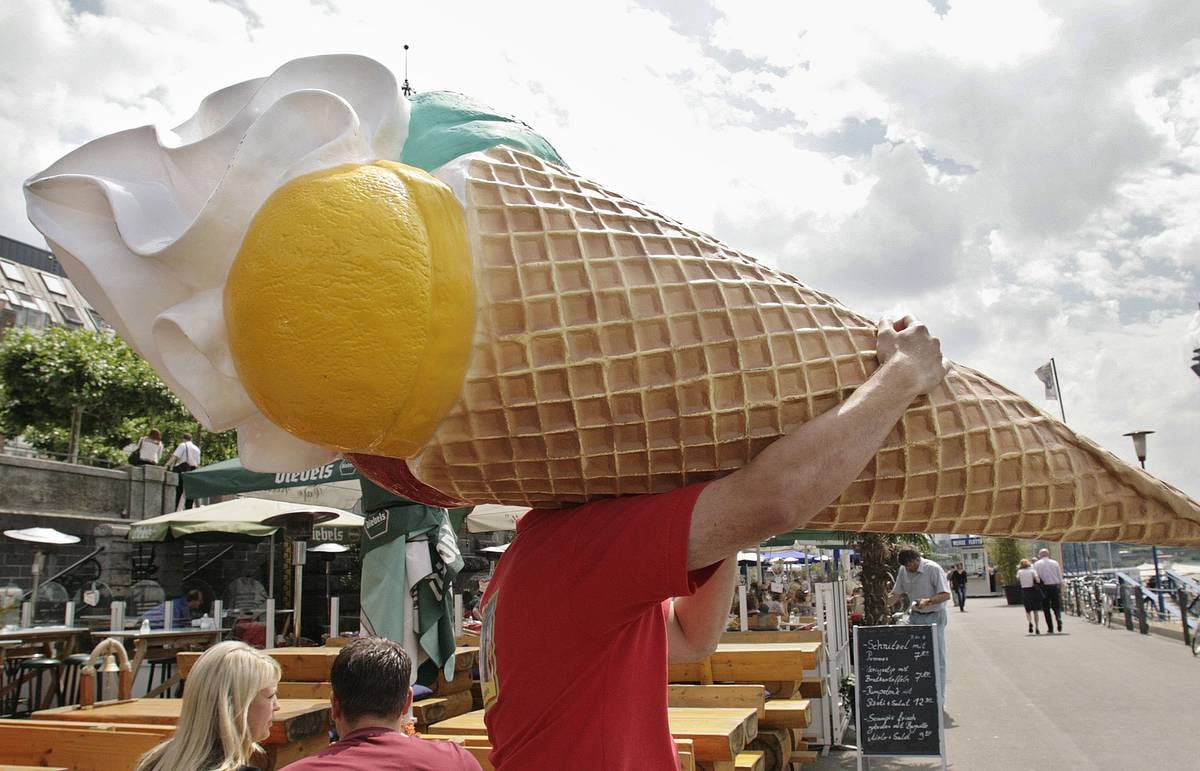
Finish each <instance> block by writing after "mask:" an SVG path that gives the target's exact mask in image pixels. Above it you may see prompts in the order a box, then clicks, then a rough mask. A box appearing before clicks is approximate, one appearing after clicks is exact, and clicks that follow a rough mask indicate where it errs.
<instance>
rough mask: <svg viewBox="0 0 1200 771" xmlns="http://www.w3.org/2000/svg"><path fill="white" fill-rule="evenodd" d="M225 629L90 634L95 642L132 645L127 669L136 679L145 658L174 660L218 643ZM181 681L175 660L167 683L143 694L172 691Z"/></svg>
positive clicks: (99, 632) (105, 631)
mask: <svg viewBox="0 0 1200 771" xmlns="http://www.w3.org/2000/svg"><path fill="white" fill-rule="evenodd" d="M228 631H229V630H228V629H199V628H192V629H169V630H164V629H152V630H150V631H149V632H139V631H137V630H129V629H125V630H121V631H117V630H115V629H109V630H101V631H98V632H93V634H94V635H95V636H96V638H97V639H104V638H105V637H112V638H115V639H117V640H120V641H121V642H123V643H126V644H128V643H130V642H132V643H133V659H132V660H131V661H130V663H129V667H130V669H132V670H133V676H134V677H137V673H138V671H139V670H140V669H141V667H142V662H144V661H145V660H146V658H147V656H150V655H152V654H153V655H154V656H158V655H175V656H176V659H178V655H179V653H180V652H181V651H182V650H184V649H195V648H201V649H207V648H210V647H212V646H213V645H216V644H217V643H219V642H221V637H223V636H224V635H225V633H226V632H228ZM180 679H181V675H180V667H179V665H178V661H176V667H175V674H173V675H172V676H171V677H170V678H169V679H168V680H166V681H165V682H163V683H162V684H161V685H159V686H158V687H157V688H155V689H154V690H152V691H150V692H149V693H147V694H146V697H147V698H149V697H152V696H158V695H159V694H160V693H163V692H165V691H166V690H167V689H169V688H173V687H174V686H175V685H176V684H178V683H179V681H180Z"/></svg>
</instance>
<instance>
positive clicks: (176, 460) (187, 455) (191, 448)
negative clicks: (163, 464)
mask: <svg viewBox="0 0 1200 771" xmlns="http://www.w3.org/2000/svg"><path fill="white" fill-rule="evenodd" d="M199 467H200V447H199V446H198V445H197V444H196V443H195V442H193V441H192V435H191V434H184V435H183V441H182V442H180V443H179V446H178V447H176V448H175V452H173V453H171V457H170V458H168V459H167V468H168V469H169V470H171V471H174V472H175V473H176V474H186V473H187V472H189V471H195V470H196V469H197V468H199ZM180 498H183V479H182V478H181V479H180V480H179V486H178V487H176V488H175V510H176V511H179V499H180ZM194 503H195V501H191V500H184V508H185V509H190V508H191V507H192V505H193V504H194Z"/></svg>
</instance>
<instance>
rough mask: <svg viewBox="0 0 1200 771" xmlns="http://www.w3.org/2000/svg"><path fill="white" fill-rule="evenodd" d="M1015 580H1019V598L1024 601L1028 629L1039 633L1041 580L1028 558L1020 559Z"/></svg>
mask: <svg viewBox="0 0 1200 771" xmlns="http://www.w3.org/2000/svg"><path fill="white" fill-rule="evenodd" d="M1017 580H1018V581H1020V582H1021V600H1022V601H1023V602H1024V603H1025V620H1026V621H1027V622H1028V623H1029V631H1030V632H1031V633H1034V634H1041V633H1042V630H1041V628H1040V627H1039V626H1038V614H1039V613H1041V612H1042V603H1043V601H1044V598H1043V597H1042V587H1041V585H1040V584H1041V583H1042V582H1041V580H1040V579H1039V578H1038V575H1037V571H1036V570H1034V569H1033V566H1031V565H1030V564H1029V560H1021V569H1020V570H1018V571H1017Z"/></svg>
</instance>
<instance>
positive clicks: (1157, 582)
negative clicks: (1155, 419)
mask: <svg viewBox="0 0 1200 771" xmlns="http://www.w3.org/2000/svg"><path fill="white" fill-rule="evenodd" d="M1138 463H1141V464H1142V471H1145V470H1146V459H1145V458H1138ZM1150 556H1151V557H1153V558H1154V594H1155V596H1156V597H1158V615H1159V617H1160V618H1161V617H1162V616H1165V615H1166V614H1167V608H1166V604H1165V603H1164V602H1163V593H1162V591H1160V590H1161V589H1162V572H1160V571H1159V569H1158V547H1157V546H1151V547H1150Z"/></svg>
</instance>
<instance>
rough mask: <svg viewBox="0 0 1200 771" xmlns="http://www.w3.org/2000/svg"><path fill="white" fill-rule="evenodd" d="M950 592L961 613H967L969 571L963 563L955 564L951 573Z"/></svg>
mask: <svg viewBox="0 0 1200 771" xmlns="http://www.w3.org/2000/svg"><path fill="white" fill-rule="evenodd" d="M950 592H951V593H952V594H953V595H954V604H955V606H957V607H958V609H959V611H961V612H963V613H966V612H967V571H966V568H964V567H963V564H962V563H961V562H958V563H955V565H954V569H953V570H951V571H950Z"/></svg>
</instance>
